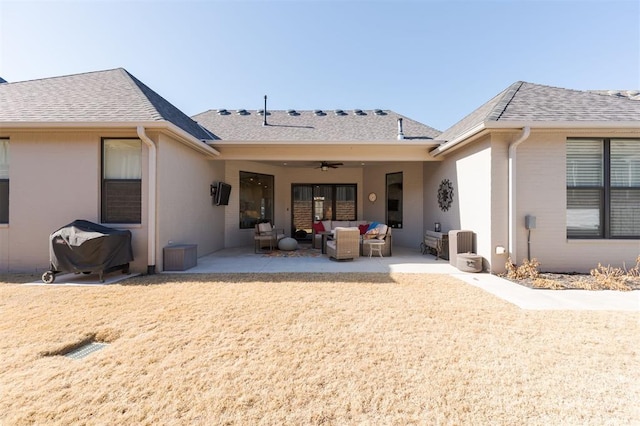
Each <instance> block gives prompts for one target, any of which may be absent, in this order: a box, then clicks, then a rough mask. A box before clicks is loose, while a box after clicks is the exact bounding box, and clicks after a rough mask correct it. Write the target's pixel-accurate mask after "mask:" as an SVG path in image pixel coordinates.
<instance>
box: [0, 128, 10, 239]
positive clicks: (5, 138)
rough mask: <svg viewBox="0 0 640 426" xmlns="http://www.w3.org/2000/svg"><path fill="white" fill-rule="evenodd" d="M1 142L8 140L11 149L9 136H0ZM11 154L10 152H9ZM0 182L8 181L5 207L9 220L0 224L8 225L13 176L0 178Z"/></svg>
mask: <svg viewBox="0 0 640 426" xmlns="http://www.w3.org/2000/svg"><path fill="white" fill-rule="evenodd" d="M0 142H6V143H7V145H8V146H9V149H11V145H10V139H9V138H7V137H1V138H0ZM9 156H10V154H9ZM10 168H11V159H10V158H9V169H10ZM0 182H6V183H7V203H6V206H3V208H6V215H7V220H6V222H5V221H0V226H3V227H6V226H8V225H9V221H10V220H9V219H10V216H11V210H10V207H11V206H10V203H9V202H10V197H11V176H8V177H7V178H0Z"/></svg>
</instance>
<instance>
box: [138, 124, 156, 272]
mask: <svg viewBox="0 0 640 426" xmlns="http://www.w3.org/2000/svg"><path fill="white" fill-rule="evenodd" d="M136 130H137V132H138V137H139V138H140V140H141V141H142V142H144V144H145V145H147V147H148V148H149V172H148V173H149V188H148V191H149V205H148V207H147V210H148V214H149V216H148V218H147V222H148V223H149V225H148V227H147V233H148V234H147V274H149V275H153V274H155V273H156V186H157V183H156V168H157V164H156V151H157V149H156V144H155V143H154V142H153V141H152V140H151V139H149V136H147V134H146V133H145V130H144V127H143V126H138V127H137V129H136Z"/></svg>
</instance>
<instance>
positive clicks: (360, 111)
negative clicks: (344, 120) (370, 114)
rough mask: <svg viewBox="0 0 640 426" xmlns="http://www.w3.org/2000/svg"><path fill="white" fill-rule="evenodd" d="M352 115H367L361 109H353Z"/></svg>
mask: <svg viewBox="0 0 640 426" xmlns="http://www.w3.org/2000/svg"><path fill="white" fill-rule="evenodd" d="M353 113H354V114H355V115H367V113H366V112H364V111H363V110H361V109H354V110H353Z"/></svg>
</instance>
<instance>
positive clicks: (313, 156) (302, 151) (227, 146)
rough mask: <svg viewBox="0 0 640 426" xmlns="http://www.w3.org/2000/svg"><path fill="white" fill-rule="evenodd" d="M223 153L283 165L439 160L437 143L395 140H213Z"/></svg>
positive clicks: (226, 157) (225, 156)
mask: <svg viewBox="0 0 640 426" xmlns="http://www.w3.org/2000/svg"><path fill="white" fill-rule="evenodd" d="M210 145H211V146H212V147H215V149H216V150H218V151H219V152H220V156H219V157H217V159H219V160H249V161H273V162H277V163H278V164H279V165H282V163H283V162H287V163H297V162H299V163H303V164H304V165H306V164H308V163H309V162H319V161H339V162H343V163H345V164H349V165H350V167H356V166H357V167H361V163H363V162H365V163H366V162H376V161H385V162H389V161H440V159H435V158H433V157H432V156H431V154H430V153H429V151H431V150H432V149H433V148H435V147H436V146H438V143H437V142H434V143H425V142H424V141H411V140H408V141H395V142H387V143H380V142H370V143H362V142H360V143H348V144H347V143H344V142H342V143H324V144H318V143H304V142H296V143H277V144H276V143H274V144H272V143H255V142H253V143H247V142H230V141H214V142H212V143H211V144H210Z"/></svg>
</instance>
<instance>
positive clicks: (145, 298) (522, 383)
mask: <svg viewBox="0 0 640 426" xmlns="http://www.w3.org/2000/svg"><path fill="white" fill-rule="evenodd" d="M3 278H4V281H7V280H10V281H11V282H14V283H15V282H19V281H24V280H25V279H24V278H20V277H18V278H7V277H0V280H2V279H3ZM33 278H35V277H33ZM33 278H32V279H33ZM265 278H266V279H267V280H265ZM0 313H1V316H0V354H1V356H0V424H2V425H14V424H64V425H68V424H243V425H244V424H252V425H253V424H256V425H259V424H339V425H343V424H376V425H378V424H384V425H390V424H397V425H405V424H420V425H422V424H501V425H502V424H523V423H526V424H533V425H535V424H540V425H542V424H545V425H546V424H579V425H584V424H594V425H603V424H638V423H640V408H639V404H638V396H639V395H640V353H639V351H640V345H639V339H640V333H639V331H640V314H638V313H629V312H626V313H624V312H568V311H567V312H548V311H547V312H538V311H523V310H520V309H518V308H516V307H515V306H512V305H510V304H508V303H506V302H504V301H502V300H500V299H498V298H496V297H494V296H492V295H490V294H488V293H485V292H483V291H482V290H480V289H477V288H475V287H472V286H469V285H466V284H464V283H462V282H460V281H457V280H455V279H453V278H451V277H448V276H441V275H395V276H393V277H390V276H388V275H384V274H341V275H337V274H336V275H332V274H307V275H291V274H289V275H285V274H282V275H279V274H278V275H272V276H269V275H267V276H264V275H262V276H258V275H250V274H246V275H244V274H241V275H156V276H152V277H142V278H137V279H133V280H129V281H126V282H125V285H111V286H104V287H63V286H28V285H20V284H10V283H6V282H5V283H2V284H0ZM87 339H94V340H96V341H103V342H109V343H110V345H109V346H107V347H106V348H105V349H103V350H101V351H98V352H95V353H93V354H91V355H89V356H88V357H86V358H84V359H81V360H74V359H69V358H68V357H64V356H60V355H53V354H56V353H60V352H62V351H64V350H65V349H67V348H70V347H72V346H73V345H75V344H77V343H78V342H81V341H84V340H87Z"/></svg>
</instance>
